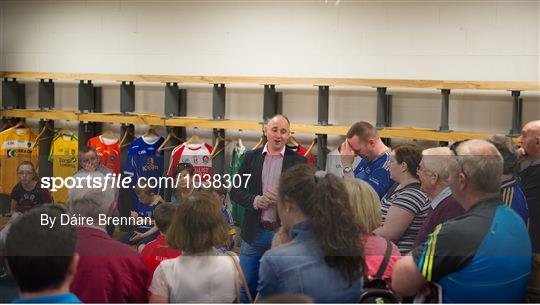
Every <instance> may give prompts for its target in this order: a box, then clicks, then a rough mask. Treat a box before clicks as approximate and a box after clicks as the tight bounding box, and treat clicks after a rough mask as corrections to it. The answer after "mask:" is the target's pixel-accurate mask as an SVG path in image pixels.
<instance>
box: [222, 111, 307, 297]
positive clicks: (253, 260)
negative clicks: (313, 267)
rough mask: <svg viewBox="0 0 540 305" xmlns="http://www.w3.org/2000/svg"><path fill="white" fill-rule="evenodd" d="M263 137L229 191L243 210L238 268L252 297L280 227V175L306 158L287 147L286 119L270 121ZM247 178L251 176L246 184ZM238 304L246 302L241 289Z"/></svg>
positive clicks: (288, 131) (244, 163) (248, 155)
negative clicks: (261, 265) (238, 181)
mask: <svg viewBox="0 0 540 305" xmlns="http://www.w3.org/2000/svg"><path fill="white" fill-rule="evenodd" d="M264 134H265V136H266V138H267V140H268V142H267V143H266V144H265V145H264V147H263V148H259V149H256V150H254V151H250V152H248V153H247V155H246V157H245V159H244V161H243V162H242V165H241V166H240V170H239V171H238V175H240V177H241V178H242V183H241V187H240V188H233V189H231V191H230V196H231V199H232V200H233V201H235V202H236V203H238V204H240V205H242V206H243V207H244V208H245V209H246V212H245V214H244V222H243V225H242V230H241V237H242V246H241V249H240V265H241V266H242V270H243V272H244V275H245V277H246V280H247V282H248V286H249V290H250V293H251V295H252V296H254V295H255V293H256V290H257V282H258V280H259V260H260V259H261V257H262V255H263V254H264V252H266V250H268V249H270V246H271V243H272V238H273V236H274V232H275V230H276V229H277V228H278V227H279V224H278V219H277V213H276V203H277V187H278V184H279V178H280V177H281V173H282V172H284V171H285V170H287V169H288V168H290V167H291V166H293V165H296V164H300V163H307V159H306V158H304V157H302V156H300V155H298V154H297V153H296V152H294V151H292V150H290V149H288V148H287V147H286V144H287V142H288V140H289V137H290V136H291V132H290V122H289V119H288V118H287V117H285V116H284V115H276V116H274V117H272V118H271V119H269V120H268V123H267V125H266V126H265V127H264ZM247 175H251V176H250V177H249V180H248V177H247ZM246 181H247V185H246ZM241 301H242V302H247V301H248V298H247V295H246V292H245V291H244V290H243V289H242V292H241Z"/></svg>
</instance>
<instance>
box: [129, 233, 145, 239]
mask: <svg viewBox="0 0 540 305" xmlns="http://www.w3.org/2000/svg"><path fill="white" fill-rule="evenodd" d="M143 237H144V235H143V233H141V232H137V231H135V232H133V235H132V236H131V237H130V238H129V241H137V240H139V239H142V238H143Z"/></svg>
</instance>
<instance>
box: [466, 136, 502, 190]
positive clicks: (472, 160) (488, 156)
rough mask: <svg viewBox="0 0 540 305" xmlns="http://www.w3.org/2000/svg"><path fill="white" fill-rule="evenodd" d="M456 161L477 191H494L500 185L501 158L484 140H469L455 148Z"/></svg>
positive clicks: (492, 146) (495, 149)
mask: <svg viewBox="0 0 540 305" xmlns="http://www.w3.org/2000/svg"><path fill="white" fill-rule="evenodd" d="M457 152H458V155H459V156H458V157H457V162H458V164H459V165H460V166H461V170H462V171H463V173H464V174H465V175H466V176H467V178H468V180H469V181H470V182H471V184H472V185H473V186H474V189H475V190H476V191H478V192H484V193H496V192H499V190H500V187H501V176H502V170H503V158H502V156H501V154H500V153H499V151H498V150H497V148H496V147H495V146H494V145H493V144H491V143H489V142H488V141H486V140H469V141H466V142H463V143H462V144H461V145H459V146H458V148H457Z"/></svg>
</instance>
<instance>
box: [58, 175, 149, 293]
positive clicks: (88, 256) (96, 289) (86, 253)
mask: <svg viewBox="0 0 540 305" xmlns="http://www.w3.org/2000/svg"><path fill="white" fill-rule="evenodd" d="M78 175H82V174H81V173H79V174H78ZM87 176H89V177H90V181H96V180H99V179H102V181H101V182H102V183H103V184H104V181H105V180H104V176H103V174H102V173H100V172H88V173H87ZM114 200H115V190H114V189H113V188H112V187H111V186H108V187H107V188H106V189H105V190H102V188H91V187H88V186H87V185H85V187H84V188H74V189H70V190H69V199H68V204H69V209H70V214H71V215H72V216H74V217H76V218H75V219H76V220H77V224H78V227H77V232H78V237H79V240H78V243H77V252H78V253H79V255H80V261H79V267H78V269H77V273H76V275H75V279H74V281H73V283H72V285H71V291H72V292H73V293H75V295H77V297H78V298H79V299H80V300H81V301H83V302H84V303H146V302H147V301H148V297H147V289H146V288H147V284H148V278H149V274H148V269H147V268H146V265H145V263H144V260H143V258H142V257H141V256H140V255H139V254H138V253H137V251H135V250H134V249H133V248H131V247H129V246H128V245H125V244H122V243H120V242H117V241H115V240H112V239H111V238H110V237H109V235H107V232H106V231H105V225H104V224H100V221H99V219H100V216H103V215H106V214H107V211H109V209H110V206H111V205H112V204H113V203H114ZM101 218H103V217H101Z"/></svg>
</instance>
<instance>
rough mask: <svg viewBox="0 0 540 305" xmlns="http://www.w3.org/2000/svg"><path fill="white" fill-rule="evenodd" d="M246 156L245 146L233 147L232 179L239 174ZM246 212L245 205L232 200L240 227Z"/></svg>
mask: <svg viewBox="0 0 540 305" xmlns="http://www.w3.org/2000/svg"><path fill="white" fill-rule="evenodd" d="M245 156H246V148H245V147H244V146H236V147H235V148H234V149H233V151H232V160H231V170H230V175H231V179H233V177H234V175H236V174H238V170H239V169H240V165H242V162H243V161H244V157H245ZM244 212H245V211H244V207H243V206H241V205H239V204H237V203H236V202H234V201H233V202H232V217H233V219H234V223H235V224H237V225H238V226H239V227H242V224H243V222H244Z"/></svg>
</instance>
